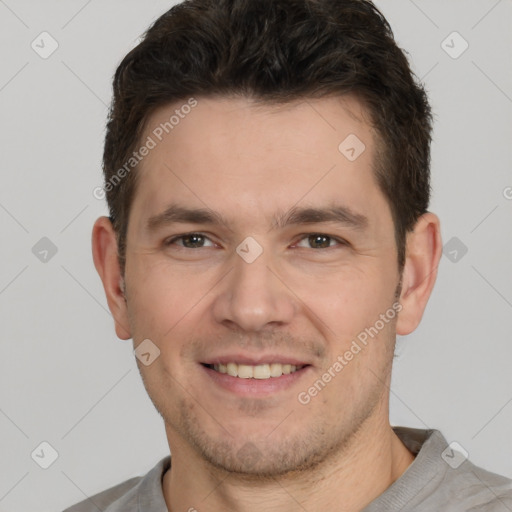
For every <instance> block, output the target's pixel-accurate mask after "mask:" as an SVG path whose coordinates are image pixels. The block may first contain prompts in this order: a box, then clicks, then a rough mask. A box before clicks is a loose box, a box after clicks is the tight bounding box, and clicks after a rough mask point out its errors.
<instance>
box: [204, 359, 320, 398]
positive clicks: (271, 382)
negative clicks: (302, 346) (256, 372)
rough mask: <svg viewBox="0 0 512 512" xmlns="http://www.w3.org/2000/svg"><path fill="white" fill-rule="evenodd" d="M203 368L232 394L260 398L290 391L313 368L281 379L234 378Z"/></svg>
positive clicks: (308, 367)
mask: <svg viewBox="0 0 512 512" xmlns="http://www.w3.org/2000/svg"><path fill="white" fill-rule="evenodd" d="M201 368H202V369H203V370H204V371H205V372H206V375H207V377H209V378H210V379H211V380H212V381H213V382H214V383H215V384H216V385H218V386H220V387H221V388H223V389H225V390H227V391H230V392H231V393H235V394H237V395H241V396H258V395H271V394H275V393H277V392H279V391H284V390H286V389H289V388H290V387H292V386H293V385H294V384H296V383H297V382H298V381H299V380H300V379H302V378H303V377H304V376H305V375H306V374H309V372H310V370H311V368H312V367H311V366H304V367H303V368H301V369H300V370H296V371H295V372H293V373H288V374H287V375H281V377H270V378H269V379H254V378H252V379H241V378H240V377H232V376H231V375H228V374H227V373H220V372H218V371H216V370H213V369H212V368H208V367H207V366H204V365H201Z"/></svg>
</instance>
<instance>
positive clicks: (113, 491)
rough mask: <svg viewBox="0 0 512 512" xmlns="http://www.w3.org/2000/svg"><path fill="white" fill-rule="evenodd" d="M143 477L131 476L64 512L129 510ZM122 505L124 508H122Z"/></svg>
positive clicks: (115, 511)
mask: <svg viewBox="0 0 512 512" xmlns="http://www.w3.org/2000/svg"><path fill="white" fill-rule="evenodd" d="M141 480H142V477H140V476H139V477H135V478H130V479H129V480H126V481H124V482H122V483H120V484H117V485H115V486H113V487H110V488H109V489H106V490H105V491H102V492H100V493H98V494H95V495H94V496H91V497H90V498H87V499H85V500H83V501H81V502H79V503H76V504H75V505H73V506H71V507H69V508H67V509H66V510H64V512H98V510H102V511H104V512H111V511H112V512H117V511H118V510H127V511H128V510H129V509H127V508H126V507H128V506H130V505H133V504H134V503H135V502H134V501H133V498H135V497H136V496H137V492H136V490H137V487H138V484H139V483H140V481H141ZM120 507H122V508H120Z"/></svg>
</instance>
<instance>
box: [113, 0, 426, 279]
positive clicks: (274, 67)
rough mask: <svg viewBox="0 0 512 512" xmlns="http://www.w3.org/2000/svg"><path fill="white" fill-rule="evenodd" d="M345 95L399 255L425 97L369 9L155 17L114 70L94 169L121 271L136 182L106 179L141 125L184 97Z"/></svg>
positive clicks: (420, 147)
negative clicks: (361, 129)
mask: <svg viewBox="0 0 512 512" xmlns="http://www.w3.org/2000/svg"><path fill="white" fill-rule="evenodd" d="M345 94H351V95H355V96H356V97H357V98H359V99H360V100H361V101H362V103H363V105H364V106H365V108H366V109H367V111H368V113H369V114H370V119H371V121H372V124H373V126H374V127H375V129H376V131H377V133H378V136H379V139H380V140H379V141H377V147H378V148H379V151H378V156H377V158H376V159H377V160H378V161H376V162H375V174H376V179H377V183H378V186H379V187H380V189H381V191H382V192H383V194H384V196H385V197H386V199H387V201H388V204H389V206H390V209H391V212H392V216H393V221H394V226H395V239H396V244H397V250H398V267H399V269H400V270H401V269H402V268H403V264H404V262H405V241H406V234H407V232H408V231H410V230H411V229H412V228H413V227H414V225H415V223H416V221H417V219H418V217H419V216H420V215H422V214H423V213H425V212H426V211H427V208H428V204H429V199H430V141H431V124H432V116H431V111H430V106H429V103H428V99H427V96H426V93H425V91H424V88H423V87H422V86H421V85H420V84H419V83H418V82H417V80H416V79H415V77H414V75H413V73H412V71H411V69H410V67H409V64H408V62H407V58H406V57H405V55H404V53H403V51H402V50H401V49H400V48H399V47H398V46H397V44H396V43H395V40H394V38H393V32H392V30H391V27H390V26H389V24H388V22H387V21H386V19H385V18H384V16H383V15H382V14H381V13H380V11H379V10H378V9H377V8H376V7H375V6H374V5H373V4H372V3H371V2H370V1H367V0H186V1H184V2H182V3H180V4H178V5H176V6H174V7H172V8H171V9H170V10H169V11H167V12H166V13H165V14H163V15H162V16H160V17H159V18H158V19H157V20H156V21H155V22H154V23H153V25H152V26H151V27H150V28H149V29H148V30H147V31H146V33H145V34H144V37H143V39H142V41H141V42H140V44H138V46H136V47H135V48H134V49H133V50H131V51H130V52H129V53H128V54H127V55H126V56H125V57H124V59H123V60H122V62H121V64H120V65H119V67H118V68H117V70H116V73H115V77H114V80H113V101H112V105H111V108H110V112H109V118H108V123H107V130H106V136H105V147H104V154H103V171H104V177H105V183H106V184H109V183H110V186H109V187H108V188H107V187H106V188H105V190H106V197H107V202H108V206H109V212H110V218H111V220H112V223H113V226H114V229H115V232H116V236H117V241H118V248H119V258H120V264H121V267H122V271H123V273H124V264H125V253H126V233H127V228H128V219H129V212H130V206H131V203H132V200H133V197H134V193H135V190H136V184H137V173H136V172H128V173H123V174H124V177H123V179H122V180H118V181H119V182H118V183H116V186H112V179H113V178H114V177H115V175H116V172H118V171H119V169H120V168H121V167H122V166H123V165H124V164H125V163H126V161H127V160H128V159H129V158H130V156H131V155H132V153H133V151H134V150H135V149H136V148H137V146H138V144H140V138H141V135H142V132H143V130H144V127H145V124H146V122H147V120H148V118H149V116H150V115H151V114H152V113H153V112H154V111H155V109H157V108H158V107H161V106H163V105H166V104H169V103H172V102H176V101H178V100H182V101H186V100H187V98H189V97H190V96H192V95H193V96H195V97H199V96H219V95H220V96H245V97H251V98H256V99H258V100H262V101H265V102H267V101H268V102H269V103H275V102H278V103H286V102H290V101H293V100H298V99H307V98H319V97H324V96H335V95H345Z"/></svg>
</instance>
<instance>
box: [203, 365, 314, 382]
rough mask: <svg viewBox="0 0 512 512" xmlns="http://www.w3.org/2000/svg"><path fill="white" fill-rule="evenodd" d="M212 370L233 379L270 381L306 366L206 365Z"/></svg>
mask: <svg viewBox="0 0 512 512" xmlns="http://www.w3.org/2000/svg"><path fill="white" fill-rule="evenodd" d="M205 366H207V367H208V368H211V369H212V370H215V371H216V372H219V373H227V374H228V375H230V376H231V377H238V378H240V379H262V380H263V379H270V378H272V377H281V376H282V375H288V374H290V373H294V372H296V371H298V370H300V369H301V368H303V367H304V366H306V365H301V366H296V365H293V364H281V363H271V364H258V365H248V364H237V363H227V364H207V365H205Z"/></svg>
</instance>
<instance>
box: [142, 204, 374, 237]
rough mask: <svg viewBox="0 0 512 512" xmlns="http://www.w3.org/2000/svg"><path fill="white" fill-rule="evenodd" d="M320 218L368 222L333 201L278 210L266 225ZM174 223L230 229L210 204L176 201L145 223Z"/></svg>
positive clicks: (152, 227)
mask: <svg viewBox="0 0 512 512" xmlns="http://www.w3.org/2000/svg"><path fill="white" fill-rule="evenodd" d="M320 222H335V223H337V224H341V225H343V226H345V227H349V228H352V229H355V230H357V231H363V230H364V229H366V228H367V227H368V225H369V220H368V217H366V216H365V215H363V214H361V213H356V212H354V211H353V210H351V209H350V208H348V207H346V206H342V205H334V206H330V207H326V208H316V207H302V208H298V207H295V206H294V207H292V208H291V209H290V210H288V211H287V212H285V213H281V214H278V215H277V216H276V217H275V218H274V219H273V220H272V223H271V228H270V229H271V230H276V229H283V228H285V227H287V226H293V225H299V224H314V223H320ZM175 223H190V224H211V225H224V226H226V227H228V229H230V228H229V222H228V221H227V219H225V218H224V217H223V216H222V215H221V214H220V213H218V212H215V211H213V210H211V209H210V208H188V207H185V206H180V205H178V204H171V205H169V206H168V207H167V208H166V209H165V211H163V212H162V213H159V214H157V215H154V216H152V217H150V218H149V219H148V221H147V224H146V226H147V229H148V231H150V232H153V231H157V230H158V229H160V228H161V227H163V226H167V225H169V224H175Z"/></svg>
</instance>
